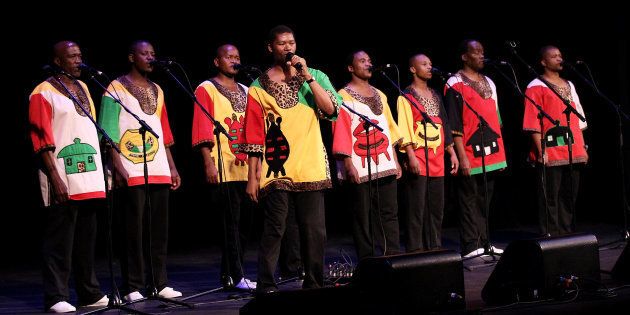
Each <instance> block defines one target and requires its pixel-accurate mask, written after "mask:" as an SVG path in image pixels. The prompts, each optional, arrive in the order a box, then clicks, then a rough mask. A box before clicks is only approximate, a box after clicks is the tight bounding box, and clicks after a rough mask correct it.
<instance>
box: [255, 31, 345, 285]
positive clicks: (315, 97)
mask: <svg viewBox="0 0 630 315" xmlns="http://www.w3.org/2000/svg"><path fill="white" fill-rule="evenodd" d="M296 47H297V46H296V41H295V37H294V34H293V30H291V29H290V28H289V27H287V26H284V25H280V26H276V27H274V28H273V29H271V31H270V32H269V37H268V41H267V50H268V52H269V53H270V54H271V56H272V57H273V65H272V66H271V68H269V69H268V70H267V71H266V72H265V73H263V74H262V75H261V76H260V77H259V78H258V79H256V80H255V81H254V82H253V83H252V84H251V86H250V88H249V91H248V101H247V109H246V113H245V143H244V145H243V148H244V152H246V153H247V154H248V156H249V159H248V165H249V173H248V182H247V194H248V195H249V196H250V198H251V199H252V200H254V201H258V200H260V202H261V204H262V205H263V207H264V211H265V216H264V223H263V234H262V236H261V243H260V249H259V254H258V257H259V258H258V282H257V284H258V287H257V292H259V293H267V292H273V291H277V290H278V286H277V284H276V282H275V280H274V271H275V268H276V264H277V262H278V256H279V251H280V243H281V240H282V236H283V235H284V232H285V227H286V217H287V213H288V211H289V208H291V207H293V208H294V209H295V215H296V218H297V222H298V225H299V233H300V240H301V248H302V251H301V253H302V262H303V264H304V272H305V276H304V282H303V284H302V286H303V287H304V288H318V287H322V286H323V285H324V273H323V272H324V270H323V267H324V248H325V242H326V227H325V218H324V194H323V191H322V190H324V189H326V188H330V187H331V186H332V185H331V179H330V171H329V169H328V161H327V156H326V150H325V148H324V144H323V142H322V135H321V132H320V127H319V120H320V119H321V118H326V119H330V120H335V119H336V118H337V113H338V104H340V102H341V97H340V96H339V95H338V94H337V93H336V92H335V89H334V87H333V86H332V84H331V83H330V80H329V79H328V76H327V75H326V74H324V73H323V72H321V71H319V70H316V69H310V68H309V67H308V65H307V62H306V60H305V59H304V58H302V57H300V56H298V55H295V50H296Z"/></svg>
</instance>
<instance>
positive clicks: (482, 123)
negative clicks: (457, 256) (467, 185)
mask: <svg viewBox="0 0 630 315" xmlns="http://www.w3.org/2000/svg"><path fill="white" fill-rule="evenodd" d="M437 73H438V75H439V76H440V77H442V79H443V80H444V83H445V84H446V86H447V87H448V89H449V90H451V91H453V92H455V96H456V97H458V98H459V99H461V100H462V102H463V103H464V104H465V105H466V107H467V108H468V110H470V112H471V113H473V115H475V117H477V120H479V134H480V136H481V146H482V150H481V173H482V174H483V192H484V203H483V206H484V212H485V215H486V217H485V221H486V236H487V241H486V244H484V246H483V253H481V254H477V255H473V256H470V257H464V258H462V261H466V260H470V259H473V258H477V257H481V256H490V257H492V262H487V261H486V262H484V263H485V264H494V263H495V262H496V261H497V259H496V256H501V254H499V253H497V252H495V251H494V246H492V242H491V241H490V200H489V199H490V198H489V197H488V176H487V172H486V149H485V145H486V140H485V136H484V134H485V129H486V127H488V122H487V121H486V119H485V118H483V116H481V114H479V113H478V112H477V111H476V110H475V109H474V108H473V107H472V106H471V105H470V104H469V103H468V101H466V99H465V98H464V96H463V95H462V94H461V93H460V92H459V91H458V90H456V89H454V88H453V86H452V85H450V84H449V83H448V80H446V78H445V77H444V76H445V75H448V76H454V74H452V73H441V72H437ZM464 268H466V269H467V270H469V271H470V270H473V269H475V268H474V267H472V266H470V267H469V266H464Z"/></svg>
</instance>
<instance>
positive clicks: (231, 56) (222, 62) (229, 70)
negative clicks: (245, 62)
mask: <svg viewBox="0 0 630 315" xmlns="http://www.w3.org/2000/svg"><path fill="white" fill-rule="evenodd" d="M240 63H241V55H240V53H239V52H238V48H236V46H234V45H232V44H224V45H221V46H219V48H217V56H216V57H215V58H214V66H215V67H217V69H218V70H219V73H220V74H222V75H225V76H226V77H229V78H233V77H234V76H235V75H236V74H237V73H238V70H236V69H234V65H235V64H240Z"/></svg>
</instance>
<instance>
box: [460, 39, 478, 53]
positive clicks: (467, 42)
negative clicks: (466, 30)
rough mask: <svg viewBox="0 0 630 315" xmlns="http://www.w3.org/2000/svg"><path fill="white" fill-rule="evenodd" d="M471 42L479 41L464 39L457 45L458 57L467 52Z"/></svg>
mask: <svg viewBox="0 0 630 315" xmlns="http://www.w3.org/2000/svg"><path fill="white" fill-rule="evenodd" d="M472 42H479V41H478V40H476V39H472V38H469V39H464V40H463V41H461V42H460V43H459V46H458V47H457V53H458V54H459V56H461V55H463V54H465V53H467V52H468V46H469V45H470V43H472Z"/></svg>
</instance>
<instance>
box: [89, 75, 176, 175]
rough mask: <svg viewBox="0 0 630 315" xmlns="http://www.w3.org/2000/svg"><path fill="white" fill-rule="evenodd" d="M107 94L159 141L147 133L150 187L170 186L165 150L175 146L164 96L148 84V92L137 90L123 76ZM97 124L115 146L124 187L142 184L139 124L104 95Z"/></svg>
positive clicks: (146, 144) (111, 84)
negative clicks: (126, 177) (124, 174)
mask: <svg viewBox="0 0 630 315" xmlns="http://www.w3.org/2000/svg"><path fill="white" fill-rule="evenodd" d="M107 90H108V91H109V92H110V93H112V94H113V95H115V96H116V97H118V98H120V101H121V102H122V103H123V104H124V105H125V106H127V108H129V110H130V111H131V112H133V113H134V114H136V115H137V116H138V117H139V118H140V119H142V120H144V121H145V122H146V123H147V124H148V125H149V127H151V129H153V131H155V132H156V133H157V134H158V136H159V138H156V137H155V136H154V135H153V134H151V133H149V132H147V133H146V141H145V143H144V146H145V147H146V152H147V167H148V172H149V183H150V184H171V171H170V168H169V164H168V160H167V157H166V147H167V146H171V145H173V144H174V141H173V135H172V133H171V127H170V125H169V123H168V115H167V113H166V105H165V104H164V92H163V91H162V89H161V88H160V87H159V86H158V85H157V84H155V83H153V82H150V87H149V88H148V89H145V88H142V87H138V86H136V85H134V84H133V83H132V82H130V81H129V80H127V79H126V78H125V77H124V76H122V77H119V78H118V79H116V80H114V81H112V83H110V85H109V86H108V87H107ZM100 123H101V126H102V127H103V129H104V130H105V131H106V132H107V133H108V134H109V135H110V137H111V138H112V140H113V141H114V142H115V143H117V144H118V147H119V148H120V151H121V153H120V154H121V158H120V159H121V162H122V164H123V167H124V168H125V170H126V171H127V173H128V174H129V178H128V180H127V185H129V186H136V185H142V184H144V172H143V147H142V145H143V143H142V136H141V134H140V132H139V129H140V124H139V123H138V121H137V120H136V119H135V118H134V117H133V116H131V115H130V114H129V113H127V111H125V110H124V109H123V108H121V106H120V105H119V104H118V103H116V102H115V101H114V99H112V98H111V97H110V95H109V94H108V93H105V94H104V95H103V99H102V101H101V116H100Z"/></svg>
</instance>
